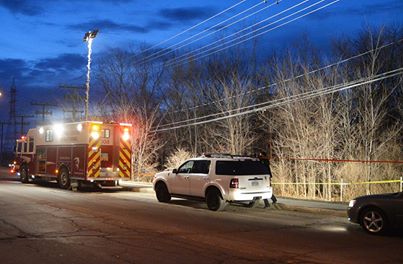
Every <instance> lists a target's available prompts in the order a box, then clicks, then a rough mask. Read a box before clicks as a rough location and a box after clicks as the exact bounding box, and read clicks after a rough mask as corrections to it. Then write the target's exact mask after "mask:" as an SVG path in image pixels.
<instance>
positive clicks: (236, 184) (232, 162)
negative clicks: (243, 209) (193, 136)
mask: <svg viewBox="0 0 403 264" xmlns="http://www.w3.org/2000/svg"><path fill="white" fill-rule="evenodd" d="M270 176H271V175H270V171H269V168H268V166H267V165H265V164H264V163H262V162H261V161H260V160H259V159H255V158H250V157H240V156H231V155H204V156H202V157H199V158H193V159H189V160H187V161H185V162H184V163H183V164H182V165H181V166H180V167H179V168H178V169H174V170H172V171H163V172H160V173H157V174H155V176H154V180H153V185H154V190H155V193H156V196H157V199H158V201H160V202H169V201H170V200H171V197H172V196H174V197H181V198H191V199H192V198H193V199H203V200H205V201H206V203H207V206H208V208H209V209H210V210H213V211H217V210H222V209H224V207H225V205H226V204H227V203H234V202H243V203H244V202H247V203H249V204H251V205H252V204H254V203H255V202H256V201H257V200H260V199H270V198H271V197H272V187H271V179H270Z"/></svg>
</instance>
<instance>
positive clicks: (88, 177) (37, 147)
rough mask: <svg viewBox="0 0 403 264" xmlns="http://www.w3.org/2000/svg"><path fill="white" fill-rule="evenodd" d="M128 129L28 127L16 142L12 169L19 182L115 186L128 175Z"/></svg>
mask: <svg viewBox="0 0 403 264" xmlns="http://www.w3.org/2000/svg"><path fill="white" fill-rule="evenodd" d="M131 130H132V126H131V124H124V123H103V122H97V121H85V122H76V123H65V124H53V125H45V126H40V127H37V128H32V129H30V130H29V131H28V133H27V135H26V136H23V137H22V138H21V139H18V140H17V144H16V148H15V154H16V161H15V162H14V163H15V165H14V170H15V172H16V173H19V175H20V179H21V182H23V183H28V182H29V181H31V180H35V179H38V178H39V179H41V180H48V181H52V180H56V181H57V182H58V184H59V186H60V188H63V189H69V188H70V187H71V184H72V183H78V185H79V184H82V183H96V184H98V185H101V186H115V185H116V184H117V183H118V180H120V179H130V176H131V157H132V152H131V140H132V136H131V133H132V131H131Z"/></svg>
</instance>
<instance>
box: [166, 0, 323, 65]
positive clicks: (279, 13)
mask: <svg viewBox="0 0 403 264" xmlns="http://www.w3.org/2000/svg"><path fill="white" fill-rule="evenodd" d="M308 1H309V0H304V1H302V2H300V3H297V4H295V5H293V6H291V7H289V8H287V9H285V10H283V11H281V12H277V13H276V14H274V15H271V16H270V17H267V18H265V19H263V20H260V21H259V22H257V23H255V24H253V25H250V26H248V27H246V28H243V29H241V30H238V31H236V32H234V33H232V34H230V35H228V36H225V37H223V38H221V39H219V40H216V41H214V42H212V43H210V44H207V45H205V46H202V47H200V48H197V49H195V50H192V51H189V52H187V53H185V54H182V55H180V56H179V57H177V58H174V59H171V60H169V61H168V62H167V63H168V64H172V62H175V61H176V60H180V61H182V60H181V58H186V57H187V56H188V55H190V54H192V53H197V52H199V51H201V50H203V49H205V48H207V47H211V46H214V45H216V44H217V43H220V42H222V41H223V40H226V39H228V38H230V37H233V36H236V35H239V34H240V33H242V32H244V31H247V30H249V29H252V28H254V27H256V26H258V25H260V24H262V23H264V22H266V21H268V20H270V19H272V18H275V17H277V16H279V15H281V14H283V13H285V12H288V11H290V10H292V9H294V8H296V7H298V6H300V5H302V4H304V3H306V2H308ZM322 1H325V0H322ZM257 30H259V29H257ZM254 31H256V30H254ZM254 31H253V32H254ZM246 34H250V33H246ZM246 34H244V35H241V36H240V37H243V36H245V35H246ZM226 43H227V42H226ZM219 46H221V45H218V47H219Z"/></svg>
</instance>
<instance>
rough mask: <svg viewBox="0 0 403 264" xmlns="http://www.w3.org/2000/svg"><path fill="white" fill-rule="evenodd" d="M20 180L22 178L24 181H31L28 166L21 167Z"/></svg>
mask: <svg viewBox="0 0 403 264" xmlns="http://www.w3.org/2000/svg"><path fill="white" fill-rule="evenodd" d="M20 180H21V182H22V183H28V182H29V177H28V168H27V166H25V165H24V166H22V167H21V171H20Z"/></svg>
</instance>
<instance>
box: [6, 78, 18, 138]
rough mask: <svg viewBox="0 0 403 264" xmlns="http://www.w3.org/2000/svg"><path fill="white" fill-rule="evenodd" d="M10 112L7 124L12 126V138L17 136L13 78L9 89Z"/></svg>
mask: <svg viewBox="0 0 403 264" xmlns="http://www.w3.org/2000/svg"><path fill="white" fill-rule="evenodd" d="M9 103H10V111H9V119H8V122H9V123H10V124H11V125H12V126H13V137H12V138H14V139H15V138H16V136H17V116H16V113H15V106H16V103H17V87H16V86H15V78H13V83H12V84H11V87H10V101H9Z"/></svg>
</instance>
